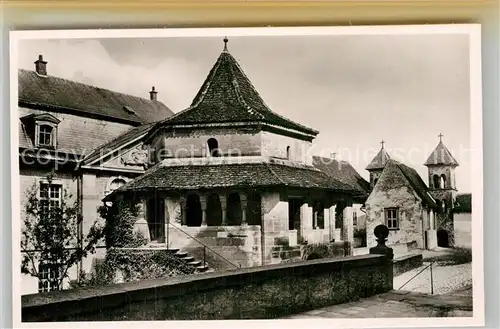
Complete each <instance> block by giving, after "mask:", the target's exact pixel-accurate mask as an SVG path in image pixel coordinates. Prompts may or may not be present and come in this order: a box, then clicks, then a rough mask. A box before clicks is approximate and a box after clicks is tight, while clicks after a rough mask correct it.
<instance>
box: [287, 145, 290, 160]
mask: <svg viewBox="0 0 500 329" xmlns="http://www.w3.org/2000/svg"><path fill="white" fill-rule="evenodd" d="M286 158H287V159H288V160H290V146H287V147H286Z"/></svg>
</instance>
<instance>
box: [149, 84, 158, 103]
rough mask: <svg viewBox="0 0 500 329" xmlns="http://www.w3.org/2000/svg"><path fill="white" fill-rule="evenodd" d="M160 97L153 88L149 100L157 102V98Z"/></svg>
mask: <svg viewBox="0 0 500 329" xmlns="http://www.w3.org/2000/svg"><path fill="white" fill-rule="evenodd" d="M157 95H158V92H157V91H155V86H153V87H152V88H151V91H150V92H149V99H150V100H152V101H156V100H157V99H156V96H157Z"/></svg>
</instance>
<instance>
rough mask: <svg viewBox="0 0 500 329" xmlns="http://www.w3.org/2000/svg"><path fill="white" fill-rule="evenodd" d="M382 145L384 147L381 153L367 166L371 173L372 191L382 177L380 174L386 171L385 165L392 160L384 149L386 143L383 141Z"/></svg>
mask: <svg viewBox="0 0 500 329" xmlns="http://www.w3.org/2000/svg"><path fill="white" fill-rule="evenodd" d="M380 144H381V145H382V147H381V148H380V151H379V152H378V153H377V155H376V156H375V157H374V158H373V160H372V161H371V162H370V164H368V166H366V170H368V172H369V173H370V189H373V187H374V186H375V184H376V183H377V181H378V178H379V177H380V174H381V173H382V170H384V167H385V164H386V163H387V161H389V159H390V157H389V154H387V152H386V151H385V149H384V144H385V142H384V141H381V142H380Z"/></svg>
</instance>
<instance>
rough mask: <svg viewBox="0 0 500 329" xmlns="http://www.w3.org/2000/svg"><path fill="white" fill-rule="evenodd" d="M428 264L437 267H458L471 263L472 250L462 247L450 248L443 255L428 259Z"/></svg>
mask: <svg viewBox="0 0 500 329" xmlns="http://www.w3.org/2000/svg"><path fill="white" fill-rule="evenodd" d="M427 261H429V262H436V263H438V264H439V265H460V264H466V263H470V262H472V249H471V248H464V247H455V248H451V249H449V250H448V251H447V253H446V254H444V255H439V256H436V257H431V258H428V259H427Z"/></svg>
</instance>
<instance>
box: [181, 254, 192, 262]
mask: <svg viewBox="0 0 500 329" xmlns="http://www.w3.org/2000/svg"><path fill="white" fill-rule="evenodd" d="M182 260H183V261H185V262H186V263H189V262H194V257H193V256H186V257H183V258H182Z"/></svg>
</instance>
